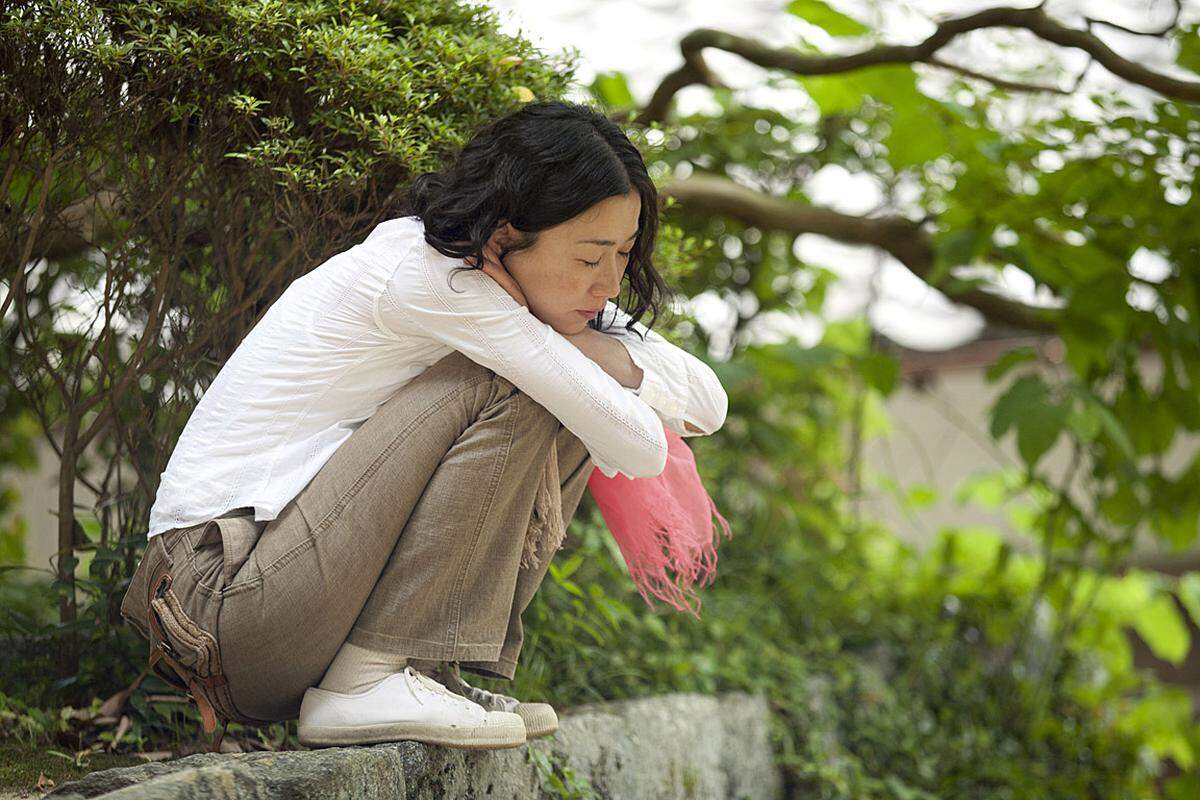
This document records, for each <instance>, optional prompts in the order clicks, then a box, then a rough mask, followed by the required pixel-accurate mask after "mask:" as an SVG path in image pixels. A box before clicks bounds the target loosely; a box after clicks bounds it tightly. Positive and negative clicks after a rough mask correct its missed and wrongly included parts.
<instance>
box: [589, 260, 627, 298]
mask: <svg viewBox="0 0 1200 800" xmlns="http://www.w3.org/2000/svg"><path fill="white" fill-rule="evenodd" d="M625 268H626V264H625V259H624V258H623V257H622V256H618V255H615V254H614V255H613V256H612V262H611V263H609V264H605V265H604V266H602V267H601V268H600V270H599V271H600V272H602V273H603V276H602V278H603V279H602V280H597V281H596V283H595V284H594V285H593V286H592V293H593V294H598V295H600V296H602V297H604V299H605V300H608V299H611V298H615V297H616V296H617V295H619V294H620V293H621V279H622V278H623V277H624V276H625Z"/></svg>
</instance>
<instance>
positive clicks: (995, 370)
mask: <svg viewBox="0 0 1200 800" xmlns="http://www.w3.org/2000/svg"><path fill="white" fill-rule="evenodd" d="M947 238H949V237H947ZM1036 359H1037V350H1035V349H1034V348H1033V347H1030V346H1026V347H1014V348H1013V349H1012V350H1008V351H1006V352H1005V353H1004V354H1003V355H1001V356H1000V357H999V358H997V359H996V360H995V361H994V362H992V363H991V364H990V365H989V366H988V368H987V372H986V373H985V375H986V377H987V381H988V383H995V382H996V381H998V380H1000V378H1002V377H1003V376H1004V374H1005V373H1006V372H1008V371H1009V370H1010V369H1012V368H1013V367H1015V366H1016V365H1017V364H1021V363H1023V362H1025V361H1034V360H1036Z"/></svg>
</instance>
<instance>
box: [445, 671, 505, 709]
mask: <svg viewBox="0 0 1200 800" xmlns="http://www.w3.org/2000/svg"><path fill="white" fill-rule="evenodd" d="M439 673H440V674H439V677H440V678H442V679H443V682H444V683H445V684H446V686H448V687H449V688H450V689H451V690H452V691H455V692H457V693H458V694H460V695H462V696H463V697H466V698H468V699H470V700H472V701H474V702H476V703H478V704H479V705H481V706H483V707H484V708H487V709H491V710H493V711H513V710H514V709H516V707H517V706H518V705H519V704H520V701H519V700H517V699H516V698H515V697H509V696H508V695H506V694H499V693H497V692H489V691H488V690H487V689H481V688H479V687H478V686H472V685H471V684H469V683H467V682H466V681H464V680H463V679H462V674H461V671H460V670H459V666H458V663H457V662H453V661H451V662H446V663H444V664H442V667H441V669H440V670H439Z"/></svg>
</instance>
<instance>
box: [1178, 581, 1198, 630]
mask: <svg viewBox="0 0 1200 800" xmlns="http://www.w3.org/2000/svg"><path fill="white" fill-rule="evenodd" d="M1175 594H1176V595H1177V596H1178V597H1179V602H1181V603H1183V607H1184V608H1186V609H1187V612H1188V613H1189V614H1191V615H1192V622H1194V623H1195V624H1196V625H1200V572H1185V573H1184V574H1182V575H1180V576H1179V583H1178V584H1177V585H1176V587H1175Z"/></svg>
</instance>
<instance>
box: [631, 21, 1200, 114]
mask: <svg viewBox="0 0 1200 800" xmlns="http://www.w3.org/2000/svg"><path fill="white" fill-rule="evenodd" d="M1089 23H1090V24H1098V23H1097V22H1096V21H1095V20H1089ZM997 27H1007V28H1023V29H1025V30H1027V31H1029V32H1031V33H1033V34H1034V35H1035V36H1037V37H1038V38H1040V39H1044V40H1045V41H1048V42H1052V43H1054V44H1057V45H1060V46H1062V47H1074V48H1078V49H1080V50H1083V51H1084V52H1086V53H1088V54H1089V55H1090V56H1092V58H1094V59H1095V60H1096V61H1097V62H1098V63H1100V64H1102V65H1103V66H1104V67H1105V68H1106V69H1108V70H1109V71H1110V72H1112V73H1113V74H1114V75H1118V76H1120V77H1122V78H1124V79H1125V80H1127V81H1130V82H1131V83H1136V84H1138V85H1140V86H1145V87H1146V88H1148V89H1153V90H1154V91H1156V92H1158V93H1159V94H1162V95H1164V96H1166V97H1171V98H1174V99H1176V100H1184V101H1187V102H1192V103H1196V102H1200V82H1196V81H1189V80H1183V79H1180V78H1173V77H1170V76H1168V75H1163V74H1161V73H1158V72H1155V71H1153V70H1151V69H1147V68H1146V67H1143V66H1142V65H1141V64H1137V63H1135V62H1133V61H1130V60H1129V59H1127V58H1124V57H1122V56H1121V55H1119V54H1117V53H1116V52H1114V51H1113V50H1112V49H1111V48H1109V46H1108V45H1106V44H1105V43H1104V42H1103V41H1101V40H1100V39H1099V38H1098V37H1097V36H1096V35H1095V34H1093V33H1092V32H1091V31H1090V30H1079V29H1078V28H1070V27H1067V26H1066V25H1063V24H1062V23H1060V22H1058V21H1056V20H1054V19H1052V18H1050V17H1049V16H1048V15H1047V14H1046V13H1045V11H1043V10H1042V8H1041V6H1038V7H1035V8H1007V7H1002V8H991V9H986V10H984V11H980V12H977V13H975V14H969V15H967V16H965V17H957V18H954V19H948V20H945V21H943V22H942V23H941V24H939V25H938V26H937V29H936V30H935V31H934V32H933V33H932V34H931V35H930V36H929V37H928V38H926V39H925V40H924V41H923V42H920V43H919V44H915V45H903V44H890V45H878V46H876V47H873V48H870V49H868V50H864V51H862V52H859V53H852V54H849V55H835V56H830V55H809V54H806V53H799V52H796V51H795V50H792V49H789V48H774V47H769V46H767V45H764V44H762V43H761V42H759V41H756V40H754V39H749V38H746V37H743V36H736V35H734V34H732V33H727V32H724V31H718V30H713V29H711V28H698V29H697V30H694V31H692V32H691V33H689V34H687V35H686V36H684V37H683V39H681V40H680V42H679V49H680V51H681V53H682V55H683V61H684V63H683V66H681V67H680V68H679V69H677V70H675V71H674V72H672V73H670V74H669V75H667V76H666V78H664V79H663V81H662V83H661V84H660V85H659V87H658V88H657V89H656V90H655V92H654V94H653V96H652V97H651V99H650V102H649V103H648V104H647V105H646V107H645V108H644V109H643V110H642V112H641V113H640V114H639V115H638V116H637V118H636V119H635V121H636V122H638V123H640V124H643V125H648V124H650V122H652V121H662V120H664V119H665V118H666V115H667V111H668V108H669V107H670V102H671V99H672V98H673V97H674V95H675V93H676V92H678V91H679V90H680V89H682V88H683V87H685V86H688V85H689V84H693V83H702V84H708V85H713V83H714V82H715V77H714V76H713V75H712V73H711V72H710V71H709V70H708V68H707V66H705V64H704V61H703V59H702V58H701V50H703V49H704V48H706V47H715V48H717V49H720V50H725V51H727V52H730V53H736V54H737V55H740V56H741V57H742V58H744V59H746V60H747V61H749V62H751V63H753V64H757V65H758V66H760V67H764V68H767V69H781V70H785V71H787V72H792V73H795V74H797V75H831V74H836V73H842V72H850V71H853V70H857V69H863V68H864V67H873V66H882V65H885V64H915V63H926V64H932V65H934V66H946V65H945V64H944V63H939V62H938V60H937V59H935V58H934V54H935V53H936V52H937V51H938V50H940V49H941V48H942V47H944V46H946V45H947V44H948V43H949V42H950V41H951V40H953V39H955V38H956V37H958V36H961V35H963V34H965V33H968V32H970V31H974V30H981V29H984V28H997ZM1113 27H1115V26H1113ZM980 77H982V76H980Z"/></svg>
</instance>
